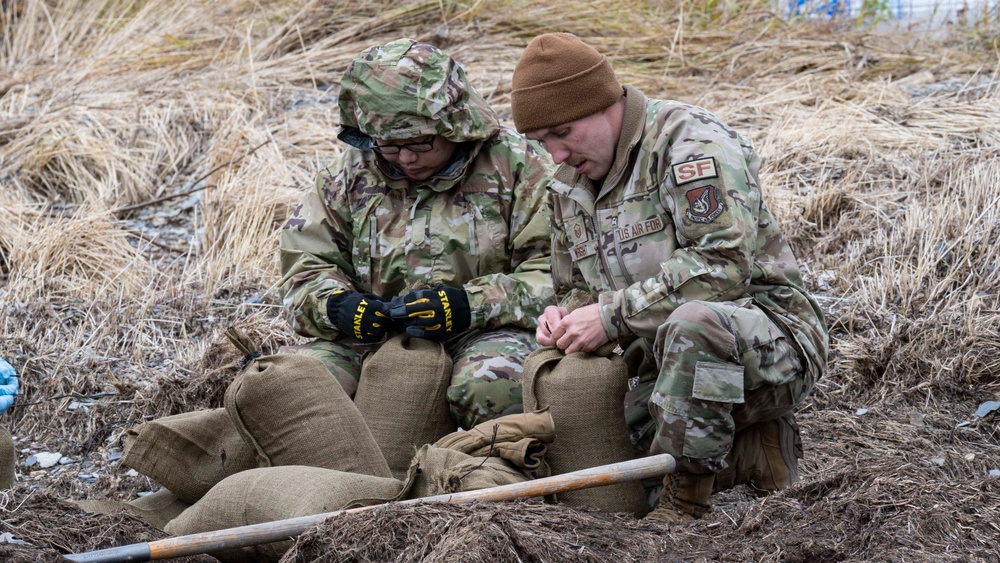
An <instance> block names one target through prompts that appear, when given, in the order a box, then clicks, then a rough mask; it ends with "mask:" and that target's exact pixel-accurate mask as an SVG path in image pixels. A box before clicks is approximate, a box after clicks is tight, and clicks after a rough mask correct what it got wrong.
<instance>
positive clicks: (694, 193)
mask: <svg viewBox="0 0 1000 563" xmlns="http://www.w3.org/2000/svg"><path fill="white" fill-rule="evenodd" d="M687 200H688V208H687V218H688V219H690V220H692V221H694V222H696V223H711V222H712V221H714V220H715V218H716V217H718V216H719V215H721V214H722V212H723V211H725V210H726V202H724V201H722V198H720V197H719V189H718V188H716V187H715V186H712V185H708V186H702V187H700V188H694V189H691V190H688V192H687Z"/></svg>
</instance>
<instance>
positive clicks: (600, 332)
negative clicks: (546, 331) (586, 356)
mask: <svg viewBox="0 0 1000 563" xmlns="http://www.w3.org/2000/svg"><path fill="white" fill-rule="evenodd" d="M552 332H553V335H554V336H555V337H556V338H555V340H556V347H557V348H559V349H560V350H562V351H563V352H565V353H567V354H572V353H573V352H593V351H594V350H597V349H598V348H600V347H601V346H603V345H604V344H606V343H607V342H608V340H609V339H608V333H606V332H605V331H604V323H602V322H601V309H600V305H598V304H596V303H595V304H593V305H587V306H586V307H580V308H579V309H574V310H573V312H572V313H569V314H568V315H566V316H565V317H563V318H562V319H561V320H560V321H559V323H558V324H557V326H554V327H552Z"/></svg>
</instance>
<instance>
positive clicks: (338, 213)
mask: <svg viewBox="0 0 1000 563" xmlns="http://www.w3.org/2000/svg"><path fill="white" fill-rule="evenodd" d="M414 92H419V96H420V99H421V102H420V103H414V102H413V98H414V96H416V95H417V94H415V93H414ZM340 109H341V119H342V123H343V131H342V133H341V138H342V139H345V140H346V141H347V142H348V143H349V144H351V145H354V146H352V147H350V148H348V149H347V150H346V151H345V152H344V153H343V154H342V155H341V156H340V157H339V158H338V159H337V160H336V161H335V162H334V163H333V164H332V165H331V166H330V167H329V168H327V170H325V171H324V172H322V173H320V174H319V176H318V178H317V180H316V183H315V186H314V187H313V188H312V189H311V190H310V191H308V192H307V193H306V195H305V198H304V200H303V201H302V203H301V204H300V205H299V206H298V207H297V208H296V209H295V211H294V212H293V214H292V216H291V217H290V218H289V219H288V221H287V222H286V224H285V226H284V229H283V230H282V234H281V249H280V255H281V270H282V280H281V292H282V295H283V298H284V306H285V309H286V312H287V314H288V317H289V319H290V322H291V325H292V328H293V329H294V330H295V331H296V332H298V333H300V334H303V335H310V336H316V337H319V338H325V339H331V340H332V339H336V338H338V337H339V336H340V331H339V330H338V329H337V328H336V326H335V324H334V323H332V322H331V321H330V319H329V318H328V316H327V310H326V300H327V297H328V296H329V295H330V294H331V293H332V292H333V291H335V290H339V289H349V290H356V291H362V292H372V293H375V294H377V295H379V296H381V297H382V298H384V299H391V298H392V297H394V296H396V295H398V294H400V293H403V292H405V291H406V290H408V289H410V288H413V287H426V286H435V285H441V284H443V285H448V286H452V287H464V289H465V290H466V292H467V294H468V297H469V305H470V308H471V309H472V324H471V327H470V328H472V329H477V328H495V327H499V326H503V325H514V326H521V327H525V328H529V329H534V328H535V323H536V319H537V317H538V316H539V315H540V314H541V312H542V310H543V309H544V308H545V306H547V305H550V304H553V303H554V302H555V300H554V293H553V290H552V278H551V275H550V262H549V243H550V238H549V237H550V235H549V223H550V208H549V205H548V200H547V194H546V192H545V185H546V184H547V182H548V181H549V180H550V179H551V173H552V164H551V160H550V159H549V157H548V155H547V154H546V153H545V152H544V151H542V150H541V149H540V148H538V147H537V145H535V144H534V143H532V142H529V141H527V140H526V139H525V138H524V137H522V136H520V135H518V134H517V133H516V132H514V131H512V130H510V129H507V128H503V127H500V125H499V124H498V121H497V119H496V116H495V114H494V113H493V111H492V110H491V109H490V108H489V106H488V105H487V104H486V102H485V101H483V99H482V98H481V97H479V95H478V94H477V93H476V92H475V90H474V89H473V88H472V85H471V84H470V83H469V82H468V80H467V79H466V77H465V75H464V72H463V71H462V70H461V67H458V66H457V65H456V64H454V61H452V60H451V59H450V58H448V57H447V56H446V55H444V54H443V53H441V52H440V51H438V50H437V49H434V48H433V47H430V46H428V45H425V44H420V43H416V42H413V41H410V40H403V41H396V42H393V43H390V44H387V45H385V46H379V47H376V48H373V49H372V50H370V51H369V52H367V53H365V54H363V55H362V56H359V57H358V58H356V59H355V62H354V63H353V64H352V65H351V68H350V69H349V70H348V71H347V73H346V74H345V76H344V79H343V80H342V82H341V95H340ZM373 110H378V111H373ZM427 134H436V135H442V136H445V137H446V138H449V139H451V140H454V141H456V142H459V143H460V145H459V148H458V150H457V152H456V156H455V158H453V159H452V162H451V163H450V164H449V165H447V166H445V168H444V169H443V170H441V171H439V172H438V173H437V175H435V176H434V177H432V178H430V179H428V180H425V181H423V182H415V181H412V180H410V179H408V178H406V177H405V176H404V175H403V174H401V173H399V172H398V171H397V170H395V169H394V168H393V167H392V166H390V165H389V164H388V163H387V162H386V161H385V160H384V159H382V158H381V157H379V156H378V155H377V154H376V153H374V152H373V151H371V150H365V149H363V148H356V147H358V146H361V147H365V146H366V145H365V143H366V142H367V140H368V139H369V138H370V137H375V138H389V139H400V138H412V137H416V136H421V135H427Z"/></svg>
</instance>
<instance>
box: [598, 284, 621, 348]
mask: <svg viewBox="0 0 1000 563" xmlns="http://www.w3.org/2000/svg"><path fill="white" fill-rule="evenodd" d="M621 293H622V292H621V291H613V292H605V293H601V294H600V295H598V297H597V305H598V310H599V311H600V314H601V324H602V325H604V332H605V333H606V334H607V335H608V340H609V341H615V340H619V339H620V338H621V337H622V336H624V335H626V334H627V333H628V327H626V326H625V321H624V319H622V316H621V314H620V313H619V307H618V305H617V304H616V303H615V301H617V299H616V297H619V295H620V294H621Z"/></svg>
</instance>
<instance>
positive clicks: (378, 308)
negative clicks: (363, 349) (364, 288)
mask: <svg viewBox="0 0 1000 563" xmlns="http://www.w3.org/2000/svg"><path fill="white" fill-rule="evenodd" d="M326 312H327V315H328V316H329V317H330V320H331V321H333V322H334V323H335V324H336V325H337V328H339V329H340V331H341V332H343V333H344V334H345V335H347V336H348V337H351V338H354V339H355V340H357V341H358V342H361V343H362V344H374V343H375V342H379V341H380V340H382V338H384V337H385V331H386V330H388V328H389V327H390V326H392V320H391V319H390V318H389V304H388V303H386V302H385V301H383V300H382V299H381V298H379V296H377V295H375V294H373V293H360V292H357V291H345V290H341V291H338V292H335V293H334V294H333V295H331V296H330V298H329V299H328V300H327V302H326Z"/></svg>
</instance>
